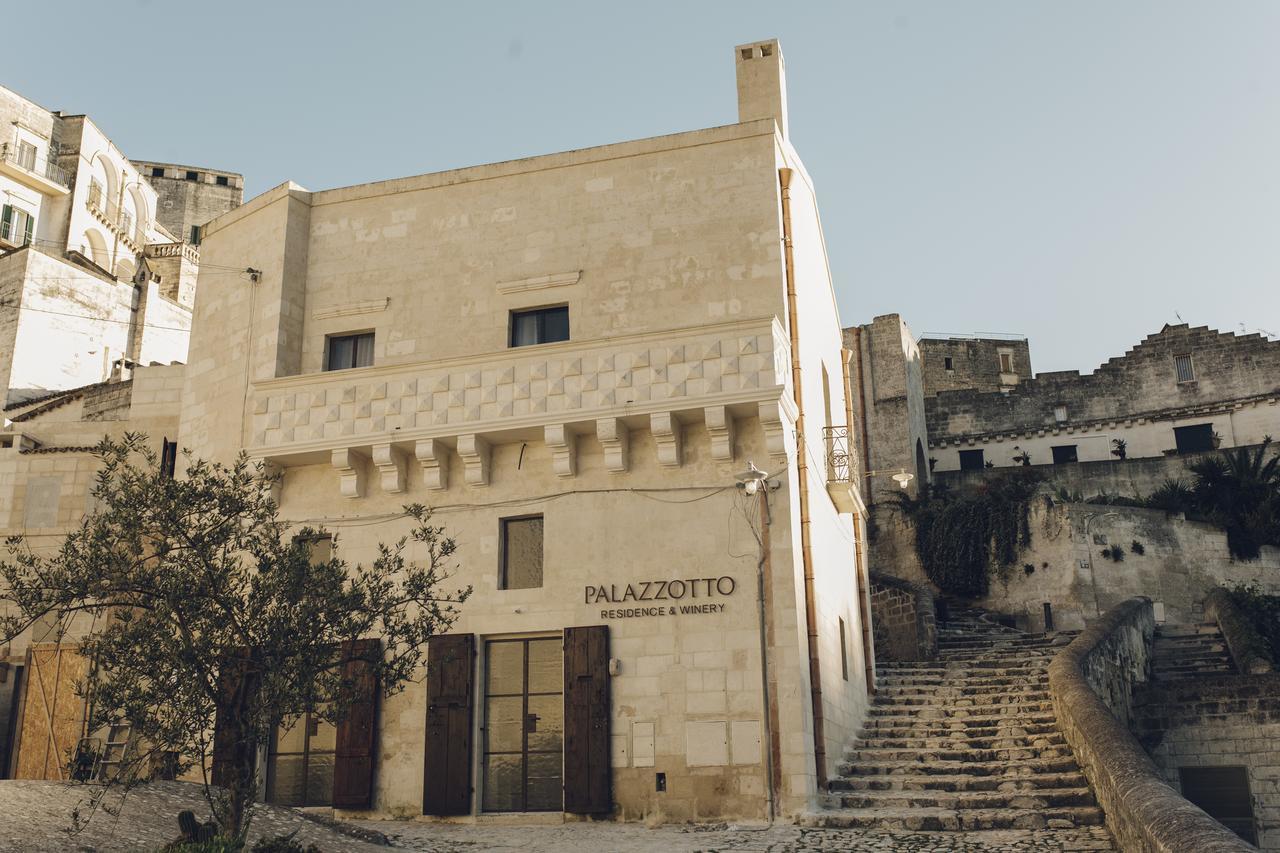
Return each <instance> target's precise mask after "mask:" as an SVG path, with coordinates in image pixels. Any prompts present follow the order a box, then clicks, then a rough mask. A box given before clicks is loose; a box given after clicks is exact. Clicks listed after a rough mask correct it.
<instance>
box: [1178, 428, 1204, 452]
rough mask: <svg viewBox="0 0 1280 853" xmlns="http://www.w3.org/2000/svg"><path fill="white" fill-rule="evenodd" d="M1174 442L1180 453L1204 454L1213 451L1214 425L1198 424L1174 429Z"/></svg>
mask: <svg viewBox="0 0 1280 853" xmlns="http://www.w3.org/2000/svg"><path fill="white" fill-rule="evenodd" d="M1173 440H1174V442H1176V443H1177V445H1178V452H1179V453H1203V452H1204V451H1206V450H1213V424H1196V425H1195V426H1184V427H1174V428H1173Z"/></svg>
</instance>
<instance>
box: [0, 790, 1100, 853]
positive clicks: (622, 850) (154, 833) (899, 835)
mask: <svg viewBox="0 0 1280 853" xmlns="http://www.w3.org/2000/svg"><path fill="white" fill-rule="evenodd" d="M88 794H89V791H88V790H87V789H85V788H83V787H77V786H71V785H65V784H60V783H57V782H13V781H0V851H3V853H10V852H11V851H13V853H17V851H23V853H26V851H31V853H54V851H57V853H63V851H79V853H90V851H93V853H107V851H113V853H114V851H154V850H157V849H158V848H160V847H161V846H163V845H164V844H165V843H167V842H169V841H171V840H172V839H173V838H174V837H175V836H176V835H177V814H178V812H179V811H181V810H183V809H191V810H192V811H194V812H196V814H197V815H200V816H201V817H202V818H203V817H207V816H208V806H207V805H206V804H205V803H204V800H203V798H202V796H201V794H200V789H199V787H198V786H196V785H190V784H186V783H182V782H161V783H157V784H154V785H147V786H143V787H140V788H137V789H135V790H134V791H133V792H131V793H130V794H129V796H128V798H127V799H126V800H125V801H124V803H123V806H122V807H121V808H120V809H119V814H118V815H114V814H107V813H104V812H98V813H97V814H95V815H94V816H93V817H92V819H91V820H90V821H89V824H88V827H87V828H86V829H84V830H83V831H82V832H80V833H79V834H76V835H69V834H68V833H67V831H66V830H67V829H68V828H69V826H70V824H71V813H72V810H73V809H75V808H76V807H77V806H80V807H81V808H82V809H83V808H84V804H85V803H86V802H87V800H88ZM108 802H110V803H113V804H115V803H117V802H118V801H116V800H114V799H113V800H109V801H108ZM351 826H352V827H354V828H356V829H360V828H363V829H365V830H372V831H374V832H375V833H382V834H384V835H385V836H386V837H387V838H388V839H390V841H391V842H392V844H393V845H394V847H392V848H387V847H384V846H379V845H375V844H372V843H368V842H366V841H362V840H360V839H358V838H354V837H352V836H351V835H349V834H346V833H339V832H336V831H335V830H333V829H331V828H329V827H327V826H325V825H322V824H321V823H317V822H316V821H315V820H313V819H310V818H308V817H307V816H304V815H302V814H301V813H299V812H297V811H295V810H293V809H284V808H276V807H273V806H259V807H257V809H256V810H255V815H254V820H253V824H252V829H251V832H250V839H251V840H254V839H257V838H259V837H261V836H263V835H278V834H281V833H287V832H293V831H295V830H296V831H297V833H298V835H297V838H298V840H299V841H302V842H303V843H306V844H315V845H317V846H318V847H319V848H320V849H321V850H322V851H324V853H339V851H344V853H345V851H350V853H391V851H394V850H395V849H397V848H398V849H404V850H413V851H424V853H480V851H495V853H513V852H514V851H519V852H520V853H561V851H576V850H581V851H589V853H643V852H644V851H660V853H719V851H723V853H730V851H731V852H732V853H826V851H854V853H858V851H897V850H904V851H920V853H923V851H942V853H995V851H1004V853H1013V851H1018V853H1023V851H1026V853H1040V851H1045V853H1050V851H1053V853H1065V851H1085V850H1108V849H1110V843H1109V840H1108V836H1107V833H1106V830H1104V829H1102V828H1101V827H1092V828H1089V829H1080V830H1077V831H1075V832H1073V833H1071V834H1069V835H1064V833H1061V832H1057V833H1051V832H1043V831H1034V830H999V831H991V832H973V833H963V832H944V833H928V832H906V831H898V832H885V831H870V830H847V829H811V828H804V827H798V826H790V825H786V826H783V825H777V826H773V827H768V828H766V827H763V826H747V827H737V826H725V825H723V824H720V825H710V826H662V827H658V828H655V829H649V828H646V827H645V826H643V825H641V824H634V823H628V824H618V823H566V824H552V825H540V826H528V825H523V826H522V825H512V824H495V823H484V824H478V825H477V824H445V823H433V822H426V821H356V822H353V823H352V825H351Z"/></svg>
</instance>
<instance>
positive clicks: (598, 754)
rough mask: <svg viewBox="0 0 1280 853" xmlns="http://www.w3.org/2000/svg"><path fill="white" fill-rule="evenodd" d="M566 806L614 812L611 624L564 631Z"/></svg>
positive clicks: (575, 810) (580, 810)
mask: <svg viewBox="0 0 1280 853" xmlns="http://www.w3.org/2000/svg"><path fill="white" fill-rule="evenodd" d="M564 703H565V721H564V810H565V811H567V812H572V813H575V814H603V813H607V812H611V811H612V810H613V791H612V771H611V768H610V758H611V755H610V744H609V718H610V707H609V705H610V701H609V628H608V626H607V625H590V626H587V627H582V628H566V629H565V631H564Z"/></svg>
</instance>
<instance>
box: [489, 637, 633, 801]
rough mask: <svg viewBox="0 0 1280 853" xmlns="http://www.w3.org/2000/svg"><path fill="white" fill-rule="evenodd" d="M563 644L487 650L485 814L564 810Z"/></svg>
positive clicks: (551, 641)
mask: <svg viewBox="0 0 1280 853" xmlns="http://www.w3.org/2000/svg"><path fill="white" fill-rule="evenodd" d="M563 645H564V640H563V639H561V638H560V637H548V638H546V639H541V638H539V639H528V640H489V641H488V642H486V643H485V667H484V669H485V691H484V692H485V698H484V705H485V708H484V720H485V727H484V733H483V743H484V754H483V756H482V758H481V770H482V772H483V776H484V783H483V788H482V793H481V796H480V808H481V810H482V811H486V812H537V811H560V810H561V809H562V808H564V793H563V792H564V763H565V742H564V728H565V725H564V724H565V719H564V718H565V706H566V705H567V704H569V703H568V702H566V699H568V698H569V697H566V696H565V695H564V687H565V680H566V675H565V662H564V652H563V650H562V646H563ZM574 710H576V709H574ZM606 757H607V756H606ZM570 772H571V773H572V772H573V769H572V768H571V769H570Z"/></svg>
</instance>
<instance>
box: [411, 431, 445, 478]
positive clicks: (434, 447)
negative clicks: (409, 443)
mask: <svg viewBox="0 0 1280 853" xmlns="http://www.w3.org/2000/svg"><path fill="white" fill-rule="evenodd" d="M413 455H414V456H415V457H417V459H418V464H419V465H421V466H422V482H423V484H425V485H426V487H427V488H428V489H447V488H449V449H448V448H447V447H445V446H444V445H443V444H441V443H440V439H438V438H424V439H422V440H420V441H419V442H418V443H417V444H415V445H414V446H413Z"/></svg>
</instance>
